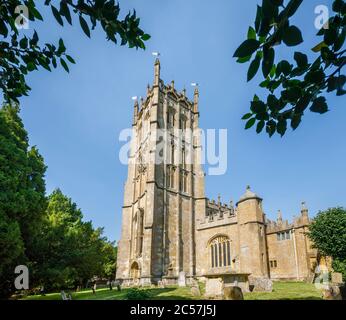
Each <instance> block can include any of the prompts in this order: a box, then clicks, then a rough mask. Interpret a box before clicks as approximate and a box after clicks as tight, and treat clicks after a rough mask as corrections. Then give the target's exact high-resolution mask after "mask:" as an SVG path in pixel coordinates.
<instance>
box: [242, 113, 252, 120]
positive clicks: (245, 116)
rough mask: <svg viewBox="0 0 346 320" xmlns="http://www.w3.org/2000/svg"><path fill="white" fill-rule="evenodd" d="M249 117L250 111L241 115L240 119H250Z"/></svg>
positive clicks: (250, 115)
mask: <svg viewBox="0 0 346 320" xmlns="http://www.w3.org/2000/svg"><path fill="white" fill-rule="evenodd" d="M251 117H252V113H247V114H245V115H243V117H242V118H241V119H242V120H247V119H250V118H251Z"/></svg>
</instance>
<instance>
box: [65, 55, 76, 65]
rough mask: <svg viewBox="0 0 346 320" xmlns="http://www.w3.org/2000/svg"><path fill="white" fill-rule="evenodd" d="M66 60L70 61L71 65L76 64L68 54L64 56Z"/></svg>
mask: <svg viewBox="0 0 346 320" xmlns="http://www.w3.org/2000/svg"><path fill="white" fill-rule="evenodd" d="M66 59H67V60H68V61H70V62H71V63H73V64H75V63H76V61H74V59H73V58H72V57H71V56H69V55H68V54H67V55H66Z"/></svg>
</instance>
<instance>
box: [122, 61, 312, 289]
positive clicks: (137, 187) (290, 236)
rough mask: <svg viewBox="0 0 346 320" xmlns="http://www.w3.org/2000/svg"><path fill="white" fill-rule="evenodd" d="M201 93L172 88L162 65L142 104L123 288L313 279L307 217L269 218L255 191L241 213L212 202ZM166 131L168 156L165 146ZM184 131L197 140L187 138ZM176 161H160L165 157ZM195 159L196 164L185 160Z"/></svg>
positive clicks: (137, 115)
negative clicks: (235, 279) (223, 278)
mask: <svg viewBox="0 0 346 320" xmlns="http://www.w3.org/2000/svg"><path fill="white" fill-rule="evenodd" d="M198 100H199V92H198V88H196V89H195V92H194V99H193V101H190V100H189V99H188V98H187V97H186V92H185V90H184V91H183V92H181V93H179V92H177V90H176V89H175V88H174V82H172V83H171V84H170V85H165V84H164V83H163V81H162V80H161V79H160V62H159V60H156V62H155V76H154V83H153V85H152V86H151V87H149V86H148V88H147V96H146V97H145V99H141V101H140V105H139V104H138V102H135V105H134V111H133V123H132V126H133V132H134V134H135V135H134V136H135V137H136V138H135V139H132V144H131V151H130V159H129V165H128V177H127V181H126V183H125V192H124V205H123V209H122V231H121V239H120V241H119V243H118V261H117V267H118V269H117V275H116V276H117V279H119V280H120V281H122V282H123V283H124V284H129V285H130V284H133V283H141V284H151V283H157V282H158V281H160V280H164V281H165V282H166V283H176V282H177V279H178V276H179V273H180V272H181V271H183V272H185V274H186V277H187V281H189V280H191V279H192V278H203V275H205V274H210V273H213V272H224V271H226V272H234V273H239V274H241V273H250V274H251V275H252V276H255V277H270V278H274V279H299V280H303V279H307V278H309V277H310V276H311V274H312V273H313V269H314V267H315V264H316V251H315V250H313V249H311V243H310V242H309V239H308V237H307V234H306V232H307V228H308V225H309V217H308V211H307V209H306V207H305V205H304V204H303V206H302V210H301V214H300V216H299V217H298V218H295V220H294V222H293V223H291V224H289V223H288V222H287V221H283V220H282V216H281V213H279V215H278V219H277V221H276V222H273V221H269V220H267V219H266V218H265V214H264V212H263V209H262V199H261V198H260V197H259V196H257V195H256V194H255V193H253V192H252V191H251V190H250V188H249V187H248V188H247V190H246V192H245V194H244V195H243V196H242V197H241V199H240V200H239V201H238V203H237V204H236V205H235V206H234V205H233V203H232V202H231V203H230V204H228V205H226V204H223V203H221V202H220V199H218V200H217V201H210V200H209V199H208V198H206V196H205V187H204V176H205V174H204V172H203V169H202V165H201V142H200V135H199V131H198V130H199V123H198V122H199V116H200V114H199V105H198V104H199V101H198ZM162 130H164V132H165V135H166V136H165V137H166V140H165V141H168V142H166V143H165V144H164V147H163V149H162V151H160V150H161V149H159V144H158V141H160V134H161V132H162ZM184 130H186V131H188V130H190V131H191V132H192V135H191V136H192V138H191V139H184V138H183V139H181V138H180V137H179V134H177V133H176V132H181V131H183V132H184ZM161 153H164V156H166V159H168V160H169V161H163V162H158V161H155V160H156V159H157V156H158V154H160V155H162V154H161ZM187 158H189V160H191V161H186V159H187Z"/></svg>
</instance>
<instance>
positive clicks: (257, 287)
mask: <svg viewBox="0 0 346 320" xmlns="http://www.w3.org/2000/svg"><path fill="white" fill-rule="evenodd" d="M249 284H250V288H252V290H251V291H253V292H272V291H273V281H272V280H270V279H269V278H264V277H262V278H258V277H251V276H250V277H249Z"/></svg>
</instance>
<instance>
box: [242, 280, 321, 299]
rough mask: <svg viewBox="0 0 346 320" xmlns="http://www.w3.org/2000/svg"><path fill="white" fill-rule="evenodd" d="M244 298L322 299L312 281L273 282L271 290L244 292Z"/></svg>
mask: <svg viewBox="0 0 346 320" xmlns="http://www.w3.org/2000/svg"><path fill="white" fill-rule="evenodd" d="M244 298H245V300H322V293H321V291H320V290H318V289H316V287H315V285H314V284H312V283H305V282H293V281H292V282H291V281H290V282H274V283H273V292H249V293H244Z"/></svg>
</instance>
